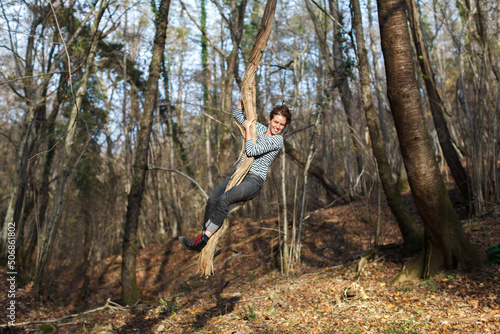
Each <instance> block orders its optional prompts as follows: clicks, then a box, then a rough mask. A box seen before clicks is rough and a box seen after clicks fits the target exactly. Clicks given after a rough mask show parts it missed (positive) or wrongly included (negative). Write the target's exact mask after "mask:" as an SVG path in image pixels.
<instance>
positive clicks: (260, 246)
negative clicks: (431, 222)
mask: <svg viewBox="0 0 500 334" xmlns="http://www.w3.org/2000/svg"><path fill="white" fill-rule="evenodd" d="M376 212H377V210H376V203H375V202H374V203H367V202H363V201H359V202H356V203H353V204H345V205H336V206H334V207H331V208H327V209H324V210H320V211H317V212H315V213H312V215H311V217H310V219H308V220H307V222H306V224H305V226H304V239H303V240H304V243H303V248H302V262H301V264H300V265H296V266H295V267H294V268H293V270H292V272H291V273H290V275H289V276H288V277H286V276H283V275H281V274H280V271H279V269H277V268H279V263H278V261H279V254H278V248H277V243H278V233H277V231H276V229H277V224H278V222H277V220H266V221H261V222H253V221H251V220H250V219H239V220H236V221H234V222H233V223H232V225H231V228H230V230H229V233H228V235H227V236H226V237H225V238H224V239H223V241H222V247H223V253H222V254H221V255H220V256H219V257H218V258H217V259H216V261H215V267H216V275H215V276H214V277H210V278H202V277H200V276H199V275H197V274H196V263H195V262H196V255H193V253H190V252H187V251H185V250H184V249H183V248H182V247H181V245H180V244H179V243H178V242H177V241H176V240H171V241H170V242H167V243H165V244H162V245H154V246H152V247H149V248H147V249H143V250H141V251H140V254H139V256H138V261H137V263H138V279H139V284H140V286H141V289H142V291H143V293H144V298H143V299H142V300H141V301H140V302H139V303H138V304H137V305H135V306H133V307H129V308H121V307H119V306H118V305H116V304H113V303H108V304H106V301H107V300H108V299H109V300H110V301H113V300H117V299H118V298H119V296H120V284H119V278H120V258H119V257H115V258H110V259H106V261H103V262H102V263H100V264H99V265H98V266H96V267H95V268H93V272H92V276H91V279H90V282H89V284H88V288H87V289H86V291H84V293H85V302H84V303H83V304H79V306H77V304H76V302H75V301H76V300H77V297H78V296H82V295H81V289H79V287H81V286H82V282H83V281H82V277H83V275H82V273H79V272H78V271H77V270H76V269H75V268H74V266H68V267H67V268H62V269H59V270H58V271H57V273H56V274H55V283H56V284H55V287H54V292H53V294H52V299H51V300H49V301H46V302H45V303H43V304H42V303H41V302H39V301H37V300H36V299H35V298H34V297H33V296H32V290H31V285H27V286H24V287H23V288H18V289H17V291H16V293H17V294H16V302H17V306H18V309H17V313H16V316H17V319H16V322H17V323H18V324H19V323H22V322H28V321H37V320H47V319H57V318H61V317H64V316H67V315H69V314H73V313H78V312H81V310H93V309H95V308H98V307H102V306H103V305H109V307H108V306H107V307H105V308H102V309H100V310H97V311H94V312H90V313H88V314H85V315H80V316H77V317H72V318H68V319H66V320H64V321H60V322H57V324H59V327H58V328H57V329H58V332H59V333H311V334H312V333H448V332H458V333H496V332H498V330H499V328H500V305H499V300H498V297H499V294H500V280H499V276H500V266H499V265H498V264H495V265H490V266H487V267H484V268H482V269H481V270H478V271H477V272H474V273H470V274H453V273H446V274H442V275H440V276H436V277H433V278H432V279H428V280H425V281H419V282H413V283H405V284H402V285H398V286H392V285H390V281H391V279H392V278H393V277H394V276H395V275H396V274H397V273H398V271H399V270H400V268H401V267H402V265H403V260H402V259H401V258H400V256H399V255H398V248H397V247H396V248H394V247H393V248H390V249H389V250H385V251H379V252H378V253H375V254H373V255H372V256H370V257H369V258H368V263H367V265H366V266H365V267H364V270H363V271H362V273H361V275H360V277H359V279H358V280H355V277H356V269H357V266H358V263H359V260H360V258H361V257H362V256H363V255H364V254H365V252H366V251H367V250H370V249H371V248H372V247H373V245H374V244H373V235H374V231H375V227H374V223H373V222H374V221H375V220H376ZM381 221H382V223H381V242H382V243H383V244H393V243H398V242H400V241H401V240H400V239H399V237H398V230H397V226H396V224H395V221H394V218H393V217H392V216H391V214H390V212H389V210H388V209H387V208H386V207H383V210H382V215H381ZM498 222H499V214H498V213H496V212H492V213H490V214H487V215H483V216H481V217H476V218H474V219H472V220H470V221H468V222H467V223H464V224H465V227H466V229H467V230H469V231H470V233H471V238H472V240H473V242H474V243H475V244H476V245H477V246H478V247H479V248H480V249H481V250H483V251H484V252H486V250H487V248H488V246H490V245H494V244H497V243H500V227H499V224H498ZM193 233H194V231H193ZM1 284H2V286H0V288H1V290H2V291H6V289H7V288H6V282H5V280H2V282H1ZM3 285H5V286H3ZM78 307H79V308H80V309H79V310H78ZM2 310H5V308H4V307H2ZM2 312H5V311H2ZM5 318H6V317H5V316H2V319H5ZM2 323H4V322H3V321H2ZM52 325H53V326H54V324H52ZM39 326H40V324H30V325H26V326H24V327H21V326H18V327H16V328H15V330H6V329H5V330H4V331H5V332H6V331H8V332H12V333H24V332H33V331H34V330H36V329H38V328H39ZM54 327H55V326H54Z"/></svg>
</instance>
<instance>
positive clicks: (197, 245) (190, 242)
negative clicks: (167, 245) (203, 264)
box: [179, 233, 222, 257]
mask: <svg viewBox="0 0 500 334" xmlns="http://www.w3.org/2000/svg"><path fill="white" fill-rule="evenodd" d="M207 239H208V238H207V237H206V236H204V235H203V234H201V233H200V234H198V235H197V236H196V237H194V238H186V237H183V236H180V237H179V241H180V242H181V244H182V246H184V248H186V249H189V250H192V251H195V252H197V253H199V252H201V250H202V249H203V248H204V247H205V246H206V245H207V242H208V240H207ZM221 252H222V249H221V248H220V247H215V250H214V257H216V256H217V255H219V254H220V253H221Z"/></svg>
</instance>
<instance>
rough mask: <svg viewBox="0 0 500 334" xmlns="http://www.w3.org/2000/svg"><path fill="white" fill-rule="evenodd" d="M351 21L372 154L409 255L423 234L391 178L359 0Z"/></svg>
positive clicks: (354, 4) (353, 0)
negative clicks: (371, 85)
mask: <svg viewBox="0 0 500 334" xmlns="http://www.w3.org/2000/svg"><path fill="white" fill-rule="evenodd" d="M351 10H352V23H353V28H354V29H355V33H356V44H357V48H356V52H357V56H358V68H359V76H360V79H361V97H362V100H363V109H364V111H365V116H366V123H367V125H368V130H369V131H370V139H371V142H372V150H373V155H374V156H375V160H376V163H377V165H378V172H379V176H380V181H381V183H382V187H383V188H384V192H385V196H386V198H387V203H388V204H389V206H390V208H391V211H392V213H393V214H394V216H395V217H396V220H397V222H398V225H399V229H400V231H401V235H402V236H403V241H404V253H405V255H409V254H412V253H415V252H417V251H419V250H420V249H421V248H422V246H423V235H422V233H421V232H420V230H419V229H418V226H417V223H416V222H415V220H414V219H413V217H412V215H411V213H410V211H409V210H408V208H407V207H406V204H405V203H404V202H403V199H402V198H401V194H400V193H399V191H398V189H397V187H396V184H395V182H394V179H393V177H392V172H391V166H390V165H389V162H388V160H387V154H386V151H385V148H384V143H383V139H382V136H381V133H380V126H379V119H378V117H377V114H376V113H375V106H374V105H373V99H372V94H371V87H370V70H369V68H368V56H367V51H366V48H365V39H364V36H363V24H362V19H361V10H360V8H359V1H358V0H351Z"/></svg>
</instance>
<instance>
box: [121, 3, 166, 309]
mask: <svg viewBox="0 0 500 334" xmlns="http://www.w3.org/2000/svg"><path fill="white" fill-rule="evenodd" d="M169 9H170V0H161V2H160V6H159V8H158V11H157V14H156V19H155V27H156V33H155V38H154V44H153V56H152V59H151V64H150V65H149V78H148V82H147V89H146V93H145V95H144V112H143V114H142V117H141V125H140V129H139V133H138V135H137V145H136V147H135V162H134V167H133V172H132V182H131V188H130V193H129V194H128V198H127V199H128V203H127V215H126V218H125V226H124V234H123V248H122V258H123V260H122V272H121V283H122V300H121V301H122V303H123V304H124V305H127V304H132V303H135V302H136V301H137V300H139V298H140V291H139V287H138V285H137V277H136V272H135V271H136V270H135V257H136V254H137V242H136V240H137V227H138V224H139V213H140V210H141V204H142V195H143V193H144V187H145V185H146V172H147V170H148V149H149V142H150V137H151V130H152V126H153V112H154V109H155V102H156V94H157V92H158V79H159V77H160V71H161V63H162V55H163V52H164V49H165V39H166V37H167V26H168V12H169Z"/></svg>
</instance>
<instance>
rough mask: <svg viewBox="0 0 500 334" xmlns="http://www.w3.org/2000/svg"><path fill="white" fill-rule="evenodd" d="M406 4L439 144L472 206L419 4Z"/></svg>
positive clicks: (468, 203) (464, 197) (413, 1)
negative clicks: (422, 23) (437, 83)
mask: <svg viewBox="0 0 500 334" xmlns="http://www.w3.org/2000/svg"><path fill="white" fill-rule="evenodd" d="M406 5H407V7H408V18H409V21H410V26H411V30H412V34H413V41H414V43H415V49H416V51H417V57H418V62H419V64H420V69H421V71H422V74H423V78H424V82H425V88H426V90H427V98H428V100H429V105H430V109H431V113H432V119H433V120H434V127H435V128H436V132H437V136H438V139H439V144H440V145H441V149H442V150H443V155H444V158H445V159H446V162H447V163H448V166H449V167H450V172H451V175H452V176H453V179H454V180H455V183H456V184H457V186H458V189H460V192H461V194H462V197H463V199H464V201H465V203H466V205H467V207H468V208H470V206H471V200H472V199H471V196H470V191H469V188H470V179H469V176H468V175H467V172H466V171H465V168H464V167H463V166H462V163H461V161H460V158H459V157H458V154H457V151H456V150H455V148H454V147H453V143H452V141H451V135H450V131H449V130H448V125H447V124H446V120H445V118H444V113H445V107H444V104H443V101H442V99H441V94H440V93H439V91H438V89H437V87H436V80H435V77H436V76H435V74H434V71H433V70H432V67H431V64H430V60H429V54H428V52H427V46H426V44H425V40H424V35H423V31H422V26H421V24H420V19H419V16H418V11H417V4H416V2H415V0H406Z"/></svg>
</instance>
